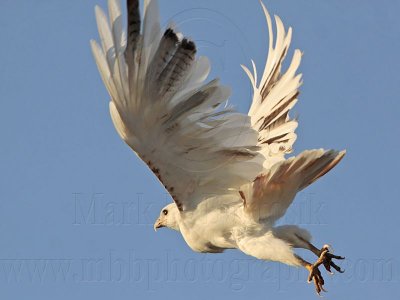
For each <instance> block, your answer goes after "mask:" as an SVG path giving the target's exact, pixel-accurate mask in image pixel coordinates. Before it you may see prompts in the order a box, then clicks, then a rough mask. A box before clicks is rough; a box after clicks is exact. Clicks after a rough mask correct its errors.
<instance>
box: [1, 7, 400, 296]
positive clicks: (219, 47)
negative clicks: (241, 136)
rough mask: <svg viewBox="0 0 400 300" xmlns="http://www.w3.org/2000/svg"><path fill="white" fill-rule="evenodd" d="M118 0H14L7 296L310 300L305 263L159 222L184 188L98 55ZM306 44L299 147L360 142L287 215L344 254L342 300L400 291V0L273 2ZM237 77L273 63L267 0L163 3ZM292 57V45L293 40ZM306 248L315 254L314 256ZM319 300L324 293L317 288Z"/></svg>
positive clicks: (5, 15)
mask: <svg viewBox="0 0 400 300" xmlns="http://www.w3.org/2000/svg"><path fill="white" fill-rule="evenodd" d="M95 4H100V5H101V6H102V7H106V4H105V1H100V0H98V1H49V0H40V1H33V0H30V1H28V0H27V1H11V0H2V1H1V2H0V36H1V39H2V46H1V47H0V57H1V59H0V94H1V107H2V109H1V110H0V115H1V117H0V136H1V147H0V166H1V172H0V188H1V200H0V297H1V298H2V299H28V298H30V299H159V298H161V297H163V298H165V297H167V298H168V297H170V296H171V295H172V294H174V295H175V296H174V298H175V299H187V298H188V297H190V298H192V299H205V298H208V299H217V298H222V297H224V298H228V297H229V298H230V299H244V298H246V299H294V298H295V297H297V298H299V299H304V298H305V297H308V299H310V297H314V291H313V289H314V288H313V287H312V286H311V285H307V284H306V276H307V274H306V272H305V271H304V270H297V269H291V268H288V267H286V266H284V265H281V264H276V263H268V262H260V261H256V260H254V259H252V258H251V257H248V256H245V255H244V254H242V253H240V252H238V251H228V252H226V253H224V254H219V255H204V254H197V253H194V252H192V251H191V250H190V249H189V248H188V247H187V246H186V244H185V243H184V241H183V240H182V238H181V237H180V235H179V234H177V233H175V232H172V231H168V230H161V231H159V232H157V233H154V231H153V229H152V223H153V221H154V220H155V218H156V217H157V215H158V213H159V210H160V208H161V207H163V206H164V204H165V203H166V202H168V201H170V200H169V198H168V196H167V195H166V193H165V191H164V190H163V188H162V186H161V185H160V184H159V183H158V182H157V180H156V178H155V177H154V176H153V175H152V174H151V172H150V171H148V170H147V167H145V166H144V165H143V164H142V163H141V162H140V161H139V160H138V159H137V157H136V156H135V155H133V154H132V152H131V150H130V149H129V148H128V147H127V146H125V145H124V144H123V142H122V141H121V140H120V139H119V137H118V136H117V134H116V132H115V130H114V128H113V125H112V123H111V120H110V117H109V113H108V95H107V92H106V90H105V88H104V87H103V85H102V82H101V80H100V76H99V75H98V72H97V69H96V66H95V63H94V61H93V59H92V57H91V52H90V47H89V40H90V39H91V38H96V39H97V38H98V35H97V32H96V25H95V18H94V12H93V8H94V5H95ZM265 4H266V5H267V7H268V9H269V10H270V12H271V13H272V14H278V15H280V16H281V18H282V19H283V21H284V23H285V24H286V25H290V26H293V28H294V38H293V43H292V51H293V49H294V48H300V49H301V50H302V51H303V52H304V57H303V62H302V66H301V72H302V73H303V74H304V86H303V87H302V89H301V91H302V93H301V96H300V101H299V103H298V105H297V106H296V108H295V112H296V113H297V114H298V115H299V119H300V127H299V129H298V131H297V132H298V136H299V138H298V141H297V143H296V145H295V149H296V153H299V152H300V151H302V150H305V149H309V148H319V147H324V148H337V149H347V151H348V154H347V156H346V158H345V159H344V160H343V162H342V163H341V164H340V165H339V166H338V167H337V168H336V169H335V170H334V171H332V172H331V173H329V174H328V175H327V176H326V177H325V178H324V179H322V180H320V181H319V182H318V183H316V184H314V185H313V186H311V187H309V188H308V189H307V190H306V191H304V192H302V193H301V194H299V195H298V197H297V200H296V201H295V203H294V205H293V207H292V208H291V209H290V211H289V212H288V215H287V216H286V217H285V218H284V220H282V223H285V222H286V223H296V224H299V225H301V226H302V227H305V228H307V229H309V230H310V231H311V232H312V234H313V236H314V241H315V243H316V244H317V245H322V244H324V243H331V244H332V245H333V246H334V248H335V250H336V252H337V253H338V254H341V255H345V256H346V257H347V260H346V261H345V262H344V263H343V264H342V266H343V267H344V268H345V269H346V273H345V274H343V275H340V274H338V275H334V276H333V277H331V276H329V275H326V276H325V279H326V288H327V289H328V290H329V293H328V294H326V296H325V297H326V298H328V299H343V298H362V299H376V298H377V297H379V298H383V299H397V298H398V296H399V294H400V290H399V286H400V285H399V283H400V260H399V258H398V255H397V254H398V253H397V251H396V250H397V249H398V248H399V247H400V242H399V239H398V233H397V230H398V228H399V225H400V224H399V218H398V211H399V209H400V205H399V194H400V184H399V182H398V180H399V176H398V170H399V168H400V161H399V159H398V157H397V150H398V149H399V147H400V142H399V133H400V132H399V128H400V121H399V117H398V116H399V113H400V104H399V103H400V101H399V95H400V79H399V78H400V77H399V75H398V69H399V67H400V62H399V55H398V53H399V51H400V39H399V36H400V20H399V19H398V11H399V10H400V3H399V2H397V1H371V0H368V1H367V0H353V1H339V0H334V1H329V2H328V1H319V0H284V1H282V0H280V1H278V0H268V1H267V0H266V1H265ZM160 9H161V18H162V24H164V25H166V24H168V23H169V22H170V20H171V18H173V19H174V20H175V23H177V24H178V25H179V27H180V28H181V29H182V30H183V31H184V32H185V33H186V34H187V35H189V36H190V37H192V38H193V39H194V40H195V41H197V43H198V45H199V49H200V50H199V53H200V54H201V55H207V56H209V57H210V59H211V61H212V63H213V72H212V75H213V76H220V77H221V78H222V81H223V82H224V83H226V84H229V85H231V86H233V92H234V93H233V96H232V98H231V103H234V104H235V105H236V107H237V109H238V110H240V111H242V112H246V110H247V109H248V107H249V105H250V96H251V88H250V84H249V82H248V81H247V78H246V75H245V74H244V72H243V71H242V70H241V68H240V66H239V64H241V63H242V64H247V65H248V64H249V63H250V59H251V58H253V59H254V60H255V61H256V63H257V65H258V67H259V69H261V68H262V66H263V63H264V58H265V56H266V51H267V37H268V36H267V29H266V25H265V20H264V16H263V14H262V11H261V8H260V5H259V3H258V1H256V0H254V1H253V0H252V1H228V0H219V1H212V0H201V1H195V0H170V1H166V0H161V1H160ZM291 53H292V52H291ZM306 257H307V258H311V257H312V256H310V255H308V254H306ZM311 299H312V298H311Z"/></svg>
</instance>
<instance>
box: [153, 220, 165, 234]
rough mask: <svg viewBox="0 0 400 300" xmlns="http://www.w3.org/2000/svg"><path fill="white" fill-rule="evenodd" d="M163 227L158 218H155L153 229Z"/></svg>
mask: <svg viewBox="0 0 400 300" xmlns="http://www.w3.org/2000/svg"><path fill="white" fill-rule="evenodd" d="M161 227H164V225H163V223H162V221H161V220H160V218H158V219H157V221H156V222H155V223H154V231H157V229H158V228H161Z"/></svg>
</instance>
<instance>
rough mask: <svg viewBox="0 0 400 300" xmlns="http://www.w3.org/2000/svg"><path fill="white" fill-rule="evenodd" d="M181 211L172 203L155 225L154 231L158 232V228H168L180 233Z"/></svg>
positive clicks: (163, 210)
mask: <svg viewBox="0 0 400 300" xmlns="http://www.w3.org/2000/svg"><path fill="white" fill-rule="evenodd" d="M179 218H180V214H179V210H178V208H177V206H176V205H175V203H171V204H169V205H167V206H166V207H164V208H163V209H162V210H161V212H160V216H159V217H158V219H157V221H156V222H155V223H154V230H155V231H157V229H158V228H161V227H168V228H171V229H174V230H177V231H179V222H178V221H179Z"/></svg>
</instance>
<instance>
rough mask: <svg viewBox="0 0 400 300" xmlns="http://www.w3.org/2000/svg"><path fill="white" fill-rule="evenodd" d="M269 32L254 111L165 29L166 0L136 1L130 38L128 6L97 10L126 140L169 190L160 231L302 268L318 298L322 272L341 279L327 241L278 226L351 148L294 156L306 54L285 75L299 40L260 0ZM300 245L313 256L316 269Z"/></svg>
mask: <svg viewBox="0 0 400 300" xmlns="http://www.w3.org/2000/svg"><path fill="white" fill-rule="evenodd" d="M261 5H262V9H263V10H264V13H265V17H266V20H267V24H268V29H269V49H268V58H267V61H266V65H265V68H264V71H263V72H262V73H261V74H258V73H257V70H256V66H255V63H254V62H252V65H253V72H251V71H250V70H249V69H248V68H246V67H244V66H243V69H244V71H245V72H246V73H247V75H248V76H249V78H250V81H251V84H252V86H253V89H254V96H253V99H252V103H251V108H250V111H249V113H248V114H247V115H246V114H242V113H240V112H237V111H235V110H234V109H232V108H231V107H229V106H227V105H226V103H227V99H228V97H229V96H230V88H229V87H227V86H224V85H222V84H221V83H220V81H219V80H218V79H214V80H210V81H206V79H207V77H208V74H209V71H210V65H209V61H208V60H207V58H206V57H196V52H197V49H196V45H195V43H194V42H193V41H192V40H190V39H188V38H185V37H184V36H183V35H182V34H181V33H178V31H177V29H176V28H173V27H169V28H167V29H166V30H165V31H161V29H160V22H159V17H158V5H157V1H156V0H144V17H143V19H142V18H141V16H140V11H139V0H128V1H127V12H128V18H127V31H126V33H125V32H124V30H123V25H122V23H123V20H122V15H121V7H120V4H119V1H118V0H109V2H108V6H109V15H108V17H107V16H106V15H105V13H104V12H103V11H102V10H101V9H100V8H99V7H96V9H95V12H96V18H97V24H98V30H99V34H100V45H99V44H98V43H96V42H95V41H92V42H91V45H92V50H93V54H94V57H95V59H96V62H97V65H98V68H99V71H100V74H101V77H102V79H103V81H104V84H105V86H106V88H107V90H108V92H109V94H110V96H111V101H110V113H111V117H112V120H113V122H114V125H115V128H116V130H117V132H118V133H119V135H120V137H121V138H122V139H123V140H124V141H125V142H126V143H127V144H128V145H129V146H130V147H131V148H132V149H133V151H134V152H135V153H136V154H137V155H138V156H139V157H140V159H142V160H143V161H144V162H145V163H146V164H147V165H148V166H149V168H150V169H151V170H152V171H153V173H154V174H155V175H156V176H157V177H158V179H159V180H160V182H161V183H162V184H163V185H164V186H165V188H166V190H167V191H168V192H169V193H170V195H171V197H172V199H173V203H171V204H170V205H168V206H166V207H165V208H163V209H162V210H161V213H160V217H159V218H158V220H157V221H156V223H155V224H154V228H155V229H157V228H160V227H168V228H172V229H175V230H177V231H179V232H180V233H181V234H182V236H183V238H184V239H185V241H186V242H187V244H188V245H189V247H190V248H192V249H193V250H194V251H198V252H213V253H218V252H222V251H224V249H232V248H235V249H239V250H241V251H242V252H244V253H246V254H248V255H251V256H254V257H256V258H258V259H262V260H271V261H278V262H282V263H285V264H288V265H293V266H303V267H305V268H307V269H308V270H309V272H310V274H309V277H308V280H309V281H312V280H313V281H314V283H315V287H316V291H317V293H318V294H320V292H321V291H324V288H323V285H324V280H323V278H322V276H321V273H320V271H319V269H318V267H319V266H320V265H321V264H322V265H324V267H325V268H326V269H327V271H329V272H330V271H331V267H333V268H334V269H336V270H337V271H339V272H341V269H340V267H339V266H337V265H336V264H335V263H334V262H333V261H332V259H343V258H342V257H340V256H335V255H333V254H332V253H331V252H330V251H329V248H328V247H327V246H324V247H322V249H318V248H316V247H315V246H313V245H312V244H311V242H310V239H311V236H310V234H309V233H308V232H307V231H306V230H305V229H302V228H299V227H298V226H294V225H290V226H275V225H274V224H275V222H276V221H277V220H278V219H279V218H281V217H282V216H283V215H284V214H285V212H286V210H287V208H288V207H289V206H290V204H291V203H292V201H293V199H294V198H295V196H296V194H297V193H298V192H299V191H301V190H302V189H304V188H306V187H307V186H309V185H310V184H312V183H313V182H315V181H316V180H317V179H319V178H320V177H322V176H323V175H325V174H326V173H327V172H329V171H330V170H331V169H332V168H333V167H335V166H336V165H337V164H338V163H339V161H340V160H341V159H342V158H343V156H344V155H345V151H342V152H338V151H334V150H323V149H319V150H307V151H304V152H303V153H301V154H300V155H298V156H292V157H289V158H287V156H288V155H289V154H290V153H291V152H292V147H293V144H294V142H295V140H296V134H295V130H296V127H297V120H296V119H292V118H291V117H290V116H289V111H290V109H291V108H293V106H294V105H295V104H296V102H297V98H298V95H299V87H300V85H301V84H302V81H301V74H297V69H298V67H299V65H300V60H301V56H302V53H301V52H300V50H296V51H295V52H294V55H293V57H292V61H291V64H290V66H289V67H288V68H287V70H282V62H283V60H284V59H285V57H286V54H287V52H288V48H289V45H290V41H291V37H292V29H291V28H289V29H288V30H287V31H286V30H285V28H284V25H283V23H282V21H281V19H280V18H279V17H277V16H275V23H276V34H275V35H274V32H273V29H272V20H271V17H270V15H269V13H268V11H267V9H266V7H265V6H264V4H263V3H261ZM294 248H304V249H308V250H310V251H312V252H313V253H314V254H315V255H317V257H318V259H317V261H316V262H315V263H314V264H311V263H309V262H307V261H305V260H304V259H302V258H301V257H300V256H298V255H296V254H295V252H294Z"/></svg>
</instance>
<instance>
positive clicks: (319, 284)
mask: <svg viewBox="0 0 400 300" xmlns="http://www.w3.org/2000/svg"><path fill="white" fill-rule="evenodd" d="M296 258H297V259H298V260H299V262H300V264H301V265H302V266H303V267H304V268H306V269H307V270H308V272H309V275H308V279H307V280H308V282H309V283H310V282H311V281H314V285H315V291H316V292H317V294H318V295H321V292H322V291H323V292H326V290H325V289H324V284H325V282H324V278H323V277H322V275H321V272H320V271H319V269H318V267H319V266H320V265H321V264H322V263H323V261H322V260H321V259H318V260H317V261H316V262H315V263H314V264H310V263H309V262H308V261H306V260H304V259H302V258H301V257H300V256H298V255H296Z"/></svg>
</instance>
